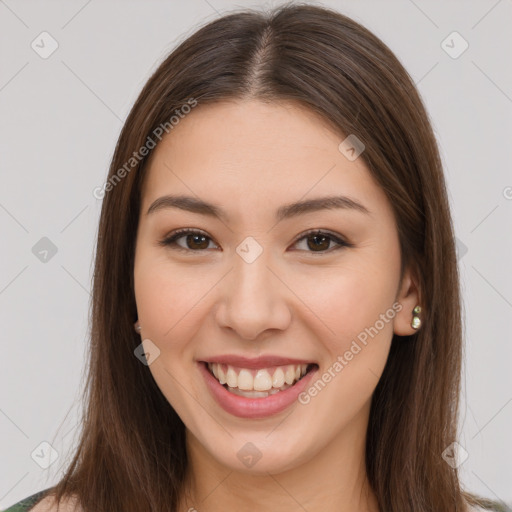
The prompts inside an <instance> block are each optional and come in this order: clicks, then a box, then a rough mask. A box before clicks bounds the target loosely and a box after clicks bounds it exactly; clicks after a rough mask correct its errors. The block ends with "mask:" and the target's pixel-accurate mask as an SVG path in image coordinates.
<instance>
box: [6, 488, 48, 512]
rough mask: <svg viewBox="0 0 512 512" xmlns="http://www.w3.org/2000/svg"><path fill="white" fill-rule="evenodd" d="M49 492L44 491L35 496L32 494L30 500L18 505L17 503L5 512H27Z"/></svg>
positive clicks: (26, 499)
mask: <svg viewBox="0 0 512 512" xmlns="http://www.w3.org/2000/svg"><path fill="white" fill-rule="evenodd" d="M47 490H48V489H44V490H43V491H39V492H36V493H35V494H32V495H31V496H29V497H28V498H25V499H23V500H21V501H18V503H15V504H14V505H12V506H11V507H9V508H8V509H6V510H4V511H3V512H26V511H27V510H30V508H31V507H33V506H34V505H35V504H36V503H37V502H38V501H39V499H40V498H41V497H42V496H43V494H44V493H45V492H46V491H47Z"/></svg>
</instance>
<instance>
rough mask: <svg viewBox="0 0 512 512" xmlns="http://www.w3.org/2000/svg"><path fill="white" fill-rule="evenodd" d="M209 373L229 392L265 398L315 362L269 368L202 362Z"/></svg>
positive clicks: (300, 376) (297, 378) (293, 381)
mask: <svg viewBox="0 0 512 512" xmlns="http://www.w3.org/2000/svg"><path fill="white" fill-rule="evenodd" d="M204 364H205V365H206V367H207V369H208V371H209V372H210V374H211V375H213V377H214V378H215V379H216V380H217V381H218V382H219V383H220V384H221V385H222V386H224V388H225V389H227V390H228V391H229V392H230V393H233V394H235V395H239V396H243V397H245V398H267V397H268V396H270V395H275V394H277V393H279V392H281V391H284V390H286V389H288V388H291V387H292V386H294V385H295V384H296V383H297V382H299V381H300V380H301V379H303V378H304V377H305V376H306V375H307V374H308V373H309V372H310V371H312V370H315V369H316V368H318V365H317V364H316V363H310V364H287V365H282V366H272V367H270V368H259V369H254V368H251V369H249V368H240V367H236V366H232V365H229V364H221V363H208V362H204Z"/></svg>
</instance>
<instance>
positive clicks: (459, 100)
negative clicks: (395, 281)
mask: <svg viewBox="0 0 512 512" xmlns="http://www.w3.org/2000/svg"><path fill="white" fill-rule="evenodd" d="M278 3H279V2H246V3H240V2H239V3H236V4H235V3H234V2H229V1H227V0H209V1H205V0H190V1H187V2H186V3H185V2H177V1H172V2H171V1H166V2H164V1H144V2H143V1H137V2H134V1H126V0H124V1H122V2H121V1H117V2H115V1H106V0H103V1H100V0H89V1H87V0H67V1H58V2H57V1H44V2H42V1H21V0H0V51H1V54H0V119H1V123H0V155H1V161H0V162H1V164H0V172H1V188H0V229H1V247H2V250H1V253H0V254H1V258H2V259H1V266H0V325H1V328H2V357H1V358H0V376H1V385H0V450H1V451H0V454H1V459H0V508H5V507H7V506H9V505H11V504H12V503H14V502H16V501H18V500H20V499H21V498H23V497H25V496H27V495H29V494H31V493H33V492H36V491H38V490H40V489H42V488H46V487H48V486H50V485H52V484H53V483H54V482H56V481H57V480H58V478H59V476H60V474H61V470H62V466H63V464H64V463H65V459H66V457H67V456H69V455H70V453H71V451H70V450H71V448H72V446H73V443H74V442H75V441H76V436H75V434H76V433H77V429H76V423H77V413H78V412H79V409H80V401H79V392H80V385H81V378H82V372H83V363H84V354H85V350H86V348H87V347H86V340H87V336H88V325H87V315H88V307H89V299H90V294H89V290H90V288H91V276H92V268H93V267H92V264H93V256H94V244H95V236H96V233H97V223H98V218H99V211H100V206H101V201H99V200H97V199H95V197H94V196H93V193H92V191H93V189H94V188H95V187H97V186H101V185H102V183H103V182H104V180H105V177H106V173H107V168H108V164H109V161H110V158H111V156H112V153H113V149H114V145H115V142H116V139H117V137H118V134H119V131H120V128H121V126H122V122H123V120H124V119H125V117H126V115H127V113H128V111H129V108H130V107H131V105H132V103H133V102H134V100H135V98H136V96H137V94H138V92H139V91H140V88H141V87H142V85H143V84H144V82H145V81H146V80H147V78H148V77H149V74H150V73H151V72H152V71H153V70H154V69H155V68H156V66H157V64H158V63H159V62H161V60H162V59H163V58H164V57H165V55H167V53H168V52H169V51H170V50H171V49H172V48H173V47H174V46H175V45H176V44H177V42H179V41H181V40H182V39H183V38H185V37H186V36H188V35H190V34H191V33H192V32H193V31H194V30H195V28H196V27H197V26H198V24H199V23H201V22H204V21H207V20H211V19H213V18H216V17H218V15H219V14H222V13H225V12H227V11H229V10H231V9H233V8H236V7H256V6H259V7H265V6H267V7H269V6H272V5H277V4H278ZM323 5H326V6H330V7H334V8H336V9H338V10H339V11H340V12H342V13H344V14H348V15H349V16H352V17H353V18H354V19H356V20H357V21H359V22H360V23H362V24H364V25H365V26H367V27H368V28H369V29H370V30H372V31H373V32H374V33H376V34H377V35H378V36H379V37H380V38H382V39H383V40H384V42H386V43H387V44H388V45H389V46H390V48H391V49H392V50H393V51H394V52H395V53H396V54H397V56H398V57H399V59H400V60H401V61H402V62H403V64H404V65H405V67H406V68H407V70H408V71H409V73H410V74H411V76H412V77H413V79H414V80H415V82H416V83H417V84H418V88H419V91H420V93H421V95H422V97H423V99H424V101H425V102H426V105H427V108H428V110H429V113H430V115H431V118H432V123H433V125H434V128H435V131H436V135H437V137H438V140H439V144H440V149H441V153H442V157H443V161H444V164H445V172H446V177H447V181H448V187H449V194H450V201H451V205H452V209H453V215H454V221H455V227H456V233H457V238H458V240H459V242H458V243H459V264H460V271H461V279H462V289H463V294H464V304H465V317H466V349H465V354H466V357H465V378H464V384H465V385H464V390H463V397H462V414H461V437H460V443H461V445H462V446H463V447H464V449H465V450H466V451H467V453H468V455H469V456H468V458H467V460H466V461H465V462H464V463H463V464H462V466H461V472H462V478H463V481H464V483H465V486H466V488H468V489H470V490H471V491H474V492H478V493H481V494H483V495H486V496H489V497H492V498H495V499H496V498H499V499H502V500H506V501H507V502H512V485H511V482H512V461H511V460H512V458H511V455H512V450H511V448H512V440H511V437H510V431H511V428H510V427H511V425H512V386H511V384H512V377H511V372H510V363H511V361H512V357H511V355H512V343H511V335H510V332H511V327H512V320H511V319H512V286H511V284H512V278H511V273H510V267H508V268H507V263H509V262H510V261H511V256H512V238H511V236H510V233H511V229H510V228H511V220H512V174H511V172H510V163H509V162H510V156H511V151H510V143H511V134H512V117H511V113H512V73H511V68H510V54H511V50H512V44H511V42H512V36H511V32H512V31H511V30H510V26H511V21H512V0H500V1H464V2H462V1H450V2H444V1H435V2H427V1H426V0H414V1H413V0H401V1H396V2H390V1H386V2H384V1H357V2H356V1H326V2H323ZM43 31H47V32H48V33H49V34H50V35H51V37H52V38H53V39H54V40H56V41H57V43H58V48H57V50H56V51H55V52H54V53H53V54H52V55H50V56H49V57H48V58H45V59H44V58H42V57H41V56H40V54H38V53H36V51H35V50H34V49H32V47H31V44H32V42H33V41H35V43H34V44H38V45H39V51H42V46H43V45H44V50H45V51H47V50H48V49H49V48H51V46H50V43H51V41H50V39H48V38H47V39H44V41H43V42H41V37H43V36H40V34H41V32H43ZM453 31H457V32H458V33H459V34H460V35H461V36H462V38H464V40H466V41H467V43H468V44H469V47H468V49H467V50H466V51H465V52H464V53H462V54H461V55H460V56H458V58H453V54H454V52H458V51H459V50H461V49H462V48H463V46H462V44H463V41H462V40H461V39H457V37H458V36H455V39H454V38H453V36H452V37H451V38H448V39H447V42H446V43H444V47H443V45H442V42H443V40H445V39H446V38H447V36H449V35H450V34H451V33H452V32H453ZM44 37H48V36H44ZM446 45H449V46H451V47H452V48H451V49H450V50H449V51H451V53H452V56H450V55H449V54H448V53H447V52H446V51H445V49H447V48H446ZM43 237H47V238H48V239H49V240H50V241H51V243H52V244H53V245H54V246H55V247H56V249H57V252H56V254H52V252H51V250H50V252H48V254H47V255H46V256H45V257H46V261H41V258H44V253H38V251H41V250H44V249H48V241H47V240H43V241H40V240H41V239H42V238H43ZM36 244H38V245H36ZM34 246H35V247H36V249H33V248H34ZM425 420H427V421H428V418H425ZM44 441H46V442H49V443H50V444H51V445H52V446H53V449H54V450H55V451H56V452H57V453H58V458H57V460H56V461H55V463H53V464H52V465H50V466H49V468H47V469H43V468H41V467H40V464H43V465H44V461H45V460H46V461H47V462H51V460H52V459H51V458H49V457H50V454H51V451H50V450H49V447H48V446H47V445H45V444H43V445H41V443H42V442H44ZM31 454H32V455H31Z"/></svg>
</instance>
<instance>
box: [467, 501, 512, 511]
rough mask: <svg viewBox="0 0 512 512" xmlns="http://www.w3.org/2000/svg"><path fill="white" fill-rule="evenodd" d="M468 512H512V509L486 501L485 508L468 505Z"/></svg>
mask: <svg viewBox="0 0 512 512" xmlns="http://www.w3.org/2000/svg"><path fill="white" fill-rule="evenodd" d="M467 512H512V508H510V507H508V506H507V505H503V504H500V503H498V502H491V501H488V500H485V504H484V505H483V506H479V505H468V506H467Z"/></svg>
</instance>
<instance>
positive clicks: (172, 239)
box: [158, 229, 354, 255]
mask: <svg viewBox="0 0 512 512" xmlns="http://www.w3.org/2000/svg"><path fill="white" fill-rule="evenodd" d="M184 235H202V236H204V237H206V238H207V239H209V240H211V241H213V240H212V239H211V238H210V237H209V236H207V235H206V233H203V232H202V231H197V230H194V229H179V230H178V231H175V232H174V233H171V234H170V235H168V236H167V237H165V238H164V239H163V240H160V241H159V242H158V244H159V245H161V246H163V247H169V248H171V249H173V250H178V251H182V252H188V253H190V252H196V253H198V252H204V251H206V250H207V249H200V250H193V249H188V248H185V247H181V246H180V245H178V244H177V243H176V240H178V239H180V238H183V236H184ZM311 235H317V236H318V235H322V236H326V237H327V238H329V239H330V240H331V241H334V242H336V243H337V244H338V247H334V248H331V249H328V250H326V251H305V252H309V253H311V254H319V255H321V254H327V253H331V252H333V251H337V250H339V249H343V248H345V247H354V245H353V244H351V243H349V242H347V241H345V240H343V239H342V238H340V237H338V236H336V235H334V234H332V233H329V232H328V231H322V230H320V229H311V230H309V231H306V232H305V233H302V234H301V235H300V236H299V238H297V239H296V240H295V242H294V243H293V245H295V244H296V243H298V242H300V241H301V240H303V239H305V238H308V237H309V236H311Z"/></svg>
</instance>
